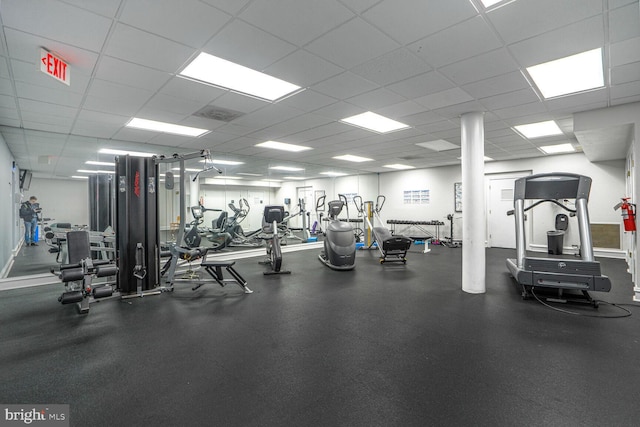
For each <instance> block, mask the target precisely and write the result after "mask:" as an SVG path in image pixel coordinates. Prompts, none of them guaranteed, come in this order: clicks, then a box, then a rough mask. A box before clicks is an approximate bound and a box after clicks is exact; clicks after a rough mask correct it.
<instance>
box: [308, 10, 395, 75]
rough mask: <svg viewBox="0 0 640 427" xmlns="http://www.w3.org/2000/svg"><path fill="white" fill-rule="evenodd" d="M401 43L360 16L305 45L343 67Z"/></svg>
mask: <svg viewBox="0 0 640 427" xmlns="http://www.w3.org/2000/svg"><path fill="white" fill-rule="evenodd" d="M398 47H399V45H398V44H397V43H396V42H394V41H393V40H392V39H390V38H389V37H387V36H386V35H385V34H383V33H382V32H380V30H378V29H376V28H375V27H373V26H372V25H370V24H368V23H367V22H365V21H364V20H362V19H360V18H355V19H352V20H351V21H349V22H347V23H346V24H343V25H341V26H340V27H338V28H336V29H334V30H332V31H330V32H329V33H327V34H325V35H324V36H322V37H320V38H318V39H316V40H314V41H313V42H311V43H310V44H309V45H307V46H306V49H307V50H308V51H310V52H312V53H315V54H316V55H318V56H321V57H322V58H325V59H327V60H328V61H331V62H333V63H334V64H337V65H339V66H341V67H344V68H351V67H354V66H356V65H358V64H361V63H363V62H365V61H368V60H370V59H372V58H376V57H378V56H381V55H383V54H385V53H387V52H389V51H391V50H394V49H396V48H398Z"/></svg>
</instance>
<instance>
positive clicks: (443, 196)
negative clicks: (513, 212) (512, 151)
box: [380, 153, 625, 246]
mask: <svg viewBox="0 0 640 427" xmlns="http://www.w3.org/2000/svg"><path fill="white" fill-rule="evenodd" d="M526 170H530V171H532V173H533V174H538V173H547V172H570V173H577V174H582V175H586V176H589V177H591V178H592V180H593V184H592V187H591V196H590V199H589V200H590V201H589V215H590V220H591V222H592V223H598V222H604V223H606V222H616V223H617V222H619V221H620V215H619V213H618V212H614V211H613V209H612V208H613V206H614V205H615V204H616V203H617V202H618V200H619V198H620V197H622V195H624V194H625V162H624V160H617V161H607V162H598V163H591V162H589V161H588V160H587V158H586V157H585V156H584V155H583V154H582V153H576V154H567V155H560V156H547V157H539V158H532V159H522V160H514V161H504V162H487V163H485V174H499V173H508V172H514V171H526ZM459 181H461V170H460V166H444V167H438V168H431V169H420V170H410V171H398V172H389V173H384V174H381V175H380V193H381V194H384V195H385V196H386V197H387V204H386V205H385V208H384V210H383V217H384V219H385V220H386V219H405V220H421V221H430V220H440V221H443V222H445V223H446V225H445V227H444V230H441V231H444V233H441V236H442V235H443V234H444V235H445V236H448V235H449V223H448V221H447V219H446V216H447V214H450V213H453V212H454V196H453V184H454V183H455V182H459ZM405 190H429V194H430V202H429V204H426V205H405V204H403V191H405ZM463 191H464V188H463ZM544 209H547V210H548V211H545V210H544ZM556 210H557V212H556ZM559 212H560V210H559V208H551V207H543V206H541V207H540V208H536V213H537V214H533V215H531V216H530V217H531V220H532V221H531V222H532V223H533V226H532V228H533V233H532V235H529V236H527V241H528V243H529V244H533V245H542V246H546V244H547V242H546V239H547V237H546V232H547V231H548V230H551V229H553V221H554V219H555V214H556V213H559ZM454 218H455V220H454V237H455V238H456V239H461V238H462V235H461V230H462V228H461V222H462V214H460V213H456V214H455V215H454ZM505 218H506V216H505ZM571 221H572V222H570V224H569V232H568V234H567V236H566V237H565V246H571V245H572V244H577V243H578V241H579V238H578V233H577V224H576V223H575V218H573V219H572V220H571Z"/></svg>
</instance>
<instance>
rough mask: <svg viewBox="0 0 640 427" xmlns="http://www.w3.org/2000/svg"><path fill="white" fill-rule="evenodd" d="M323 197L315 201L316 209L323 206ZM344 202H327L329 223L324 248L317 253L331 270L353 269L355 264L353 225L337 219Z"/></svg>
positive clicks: (325, 233)
mask: <svg viewBox="0 0 640 427" xmlns="http://www.w3.org/2000/svg"><path fill="white" fill-rule="evenodd" d="M325 197H326V196H322V197H320V198H319V199H318V201H317V203H316V211H319V210H320V209H323V208H324V203H325ZM344 205H345V203H344V202H343V201H342V200H332V201H330V202H329V203H327V207H328V217H329V225H327V229H326V230H325V232H324V233H323V234H324V249H323V250H322V252H320V254H319V255H318V258H319V259H320V261H321V262H322V263H323V264H324V265H326V266H327V267H329V268H331V269H332V270H353V269H354V268H355V266H356V239H355V236H354V234H353V227H351V225H350V224H349V223H347V222H342V221H340V220H339V219H338V215H340V212H342V208H343V207H344Z"/></svg>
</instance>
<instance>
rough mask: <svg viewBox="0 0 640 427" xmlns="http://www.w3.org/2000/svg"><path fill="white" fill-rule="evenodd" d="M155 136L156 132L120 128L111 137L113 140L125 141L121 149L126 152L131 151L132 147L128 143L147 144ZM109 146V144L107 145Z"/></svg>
mask: <svg viewBox="0 0 640 427" xmlns="http://www.w3.org/2000/svg"><path fill="white" fill-rule="evenodd" d="M156 135H157V132H149V131H145V130H141V129H132V128H122V129H120V130H119V131H118V133H116V134H115V135H113V139H117V140H121V141H126V143H124V145H123V146H122V147H121V148H122V149H126V150H131V149H132V147H131V146H130V144H129V143H128V142H129V141H131V142H148V141H149V140H151V138H153V137H154V136H156ZM109 146H111V144H109ZM112 148H118V147H116V146H113V147H112ZM140 151H143V152H144V151H147V150H140Z"/></svg>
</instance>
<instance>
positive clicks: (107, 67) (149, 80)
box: [95, 56, 171, 91]
mask: <svg viewBox="0 0 640 427" xmlns="http://www.w3.org/2000/svg"><path fill="white" fill-rule="evenodd" d="M95 77H96V78H98V79H101V80H106V81H109V82H114V83H119V84H123V85H125V86H131V87H135V88H139V89H147V90H152V91H155V90H157V88H158V87H161V86H162V85H163V84H165V83H166V82H167V81H168V80H169V79H170V78H171V74H170V73H167V72H162V71H157V70H154V69H152V68H148V67H143V66H141V65H138V64H133V63H131V62H127V61H122V60H120V59H117V58H112V57H110V56H103V57H102V58H101V59H100V65H99V66H98V69H97V70H96V73H95Z"/></svg>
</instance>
